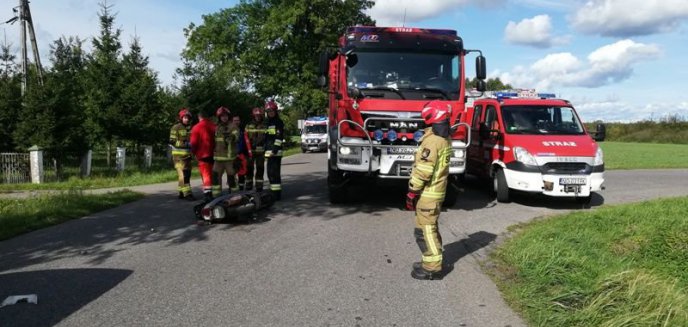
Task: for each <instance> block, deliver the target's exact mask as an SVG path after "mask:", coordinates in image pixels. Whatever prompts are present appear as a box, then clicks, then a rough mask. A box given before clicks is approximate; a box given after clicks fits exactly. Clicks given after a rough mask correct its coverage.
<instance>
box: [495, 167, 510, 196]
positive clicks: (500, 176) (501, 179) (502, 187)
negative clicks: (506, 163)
mask: <svg viewBox="0 0 688 327" xmlns="http://www.w3.org/2000/svg"><path fill="white" fill-rule="evenodd" d="M492 185H493V192H494V194H495V195H496V197H497V202H503V203H506V202H509V186H508V185H507V184H506V176H504V170H502V169H499V168H498V169H497V170H496V171H495V172H494V176H493V177H492Z"/></svg>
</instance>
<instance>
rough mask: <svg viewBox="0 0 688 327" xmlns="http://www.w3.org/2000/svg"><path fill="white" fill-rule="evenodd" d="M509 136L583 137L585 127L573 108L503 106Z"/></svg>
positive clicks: (503, 117) (505, 127) (503, 115)
mask: <svg viewBox="0 0 688 327" xmlns="http://www.w3.org/2000/svg"><path fill="white" fill-rule="evenodd" d="M502 119H503V121H504V125H505V126H504V130H505V131H506V133H507V134H557V135H581V134H584V133H585V132H584V130H583V126H582V125H581V123H580V121H579V120H578V116H576V113H575V111H574V110H573V108H569V107H548V106H503V107H502Z"/></svg>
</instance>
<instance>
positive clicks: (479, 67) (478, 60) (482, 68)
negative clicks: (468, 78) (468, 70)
mask: <svg viewBox="0 0 688 327" xmlns="http://www.w3.org/2000/svg"><path fill="white" fill-rule="evenodd" d="M475 77H477V78H478V79H479V80H484V79H485V78H487V64H486V63H485V57H483V55H479V56H477V57H475Z"/></svg>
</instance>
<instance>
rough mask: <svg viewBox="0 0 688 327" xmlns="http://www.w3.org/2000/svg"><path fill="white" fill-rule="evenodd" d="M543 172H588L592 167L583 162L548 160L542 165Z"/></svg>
mask: <svg viewBox="0 0 688 327" xmlns="http://www.w3.org/2000/svg"><path fill="white" fill-rule="evenodd" d="M542 172H543V173H545V174H590V173H591V172H592V167H590V166H589V165H588V164H586V163H585V162H549V163H546V164H545V165H544V166H542Z"/></svg>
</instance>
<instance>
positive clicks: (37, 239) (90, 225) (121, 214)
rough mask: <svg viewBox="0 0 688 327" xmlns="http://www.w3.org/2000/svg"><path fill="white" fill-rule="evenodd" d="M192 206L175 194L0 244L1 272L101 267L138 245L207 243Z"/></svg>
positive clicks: (130, 204)
mask: <svg viewBox="0 0 688 327" xmlns="http://www.w3.org/2000/svg"><path fill="white" fill-rule="evenodd" d="M193 204H194V203H192V202H187V201H183V200H178V199H176V196H175V195H174V194H173V193H170V192H160V193H158V194H152V195H149V196H147V197H146V198H144V199H142V200H139V201H136V202H133V203H129V204H126V205H123V206H120V207H118V208H113V209H109V210H106V211H102V212H100V213H96V214H93V215H90V216H87V217H84V218H81V219H75V220H71V221H68V222H65V223H62V224H60V225H56V226H52V227H49V228H45V229H41V230H37V231H34V232H31V233H28V234H25V235H21V236H18V237H15V238H12V239H9V240H6V241H3V242H0V253H2V256H0V272H2V271H6V270H9V269H15V268H21V267H26V266H29V265H34V264H40V263H45V262H50V261H55V260H60V259H63V258H70V257H82V258H83V259H84V262H85V263H86V264H101V263H103V262H105V261H106V260H107V259H109V258H111V257H112V256H113V255H115V254H116V253H117V252H120V251H124V250H127V249H129V248H131V247H132V246H134V245H138V244H146V243H154V242H167V243H169V244H180V243H187V242H199V241H204V240H206V239H207V233H206V229H202V228H197V226H195V225H194V223H195V219H194V214H193Z"/></svg>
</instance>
